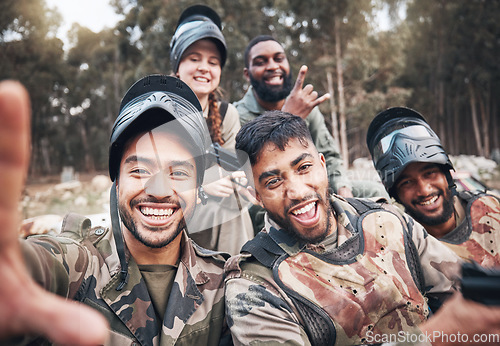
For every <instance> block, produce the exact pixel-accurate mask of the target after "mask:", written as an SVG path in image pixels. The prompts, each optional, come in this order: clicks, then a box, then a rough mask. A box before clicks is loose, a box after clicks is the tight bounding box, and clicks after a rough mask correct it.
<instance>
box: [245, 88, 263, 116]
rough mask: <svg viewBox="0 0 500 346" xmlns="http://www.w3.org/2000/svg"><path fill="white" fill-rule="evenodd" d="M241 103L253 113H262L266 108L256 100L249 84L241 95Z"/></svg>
mask: <svg viewBox="0 0 500 346" xmlns="http://www.w3.org/2000/svg"><path fill="white" fill-rule="evenodd" d="M242 103H243V104H244V105H245V107H247V109H248V110H249V111H250V112H251V113H253V114H255V115H260V114H262V113H264V112H265V111H266V110H265V109H264V108H263V107H262V106H261V105H260V104H259V103H258V102H257V98H256V97H255V95H254V92H253V87H252V86H250V87H249V88H248V90H247V92H246V94H245V95H244V96H243V99H242Z"/></svg>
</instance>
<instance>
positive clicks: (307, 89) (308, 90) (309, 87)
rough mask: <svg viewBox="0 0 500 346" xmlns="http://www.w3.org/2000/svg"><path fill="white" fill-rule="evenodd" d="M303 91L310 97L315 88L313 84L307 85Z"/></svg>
mask: <svg viewBox="0 0 500 346" xmlns="http://www.w3.org/2000/svg"><path fill="white" fill-rule="evenodd" d="M302 91H303V92H304V94H305V95H308V94H310V93H312V92H313V91H314V87H313V86H312V84H307V85H306V86H305V87H304V89H302Z"/></svg>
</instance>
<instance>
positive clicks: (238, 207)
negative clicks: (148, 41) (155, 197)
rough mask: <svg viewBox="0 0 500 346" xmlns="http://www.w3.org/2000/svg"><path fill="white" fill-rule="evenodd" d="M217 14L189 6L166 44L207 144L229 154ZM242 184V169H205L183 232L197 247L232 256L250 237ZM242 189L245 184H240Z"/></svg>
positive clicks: (232, 132)
mask: <svg viewBox="0 0 500 346" xmlns="http://www.w3.org/2000/svg"><path fill="white" fill-rule="evenodd" d="M221 28H222V27H221V20H220V17H219V16H218V14H217V13H216V12H215V11H214V10H213V9H211V8H210V7H208V6H205V5H195V6H191V7H189V8H187V9H186V10H184V12H183V13H182V14H181V16H180V18H179V21H178V24H177V28H176V31H175V34H174V36H173V38H172V41H171V43H170V63H171V67H172V72H173V73H174V74H175V76H177V77H178V78H180V79H181V80H183V81H184V82H185V83H186V84H187V85H189V87H190V88H191V89H192V90H193V91H194V93H195V94H196V96H197V97H198V99H199V101H200V104H201V106H202V109H203V115H204V117H205V119H206V121H207V126H208V129H209V131H210V136H211V139H212V142H213V143H217V144H219V145H220V146H221V147H222V148H224V149H229V150H234V146H235V137H236V134H237V133H238V131H239V129H240V127H241V125H240V119H239V115H238V112H237V110H236V108H235V107H234V106H233V105H231V104H229V103H227V102H220V100H219V96H220V92H219V83H220V78H221V72H222V68H223V67H224V64H225V62H226V57H227V48H226V41H225V39H224V36H223V34H222V31H221ZM234 180H236V181H239V182H240V183H241V182H243V183H246V177H245V174H244V173H243V172H242V171H238V172H232V173H229V172H226V171H224V170H222V169H221V168H220V167H219V166H214V167H211V168H210V169H208V171H207V178H206V180H205V182H204V189H205V192H206V193H207V195H208V197H209V199H208V202H207V204H205V205H202V204H199V205H198V208H197V213H196V215H195V216H194V217H193V218H192V220H193V222H191V224H190V225H188V230H189V232H190V235H191V237H192V239H193V240H195V242H196V243H198V244H199V245H201V246H202V247H205V248H208V249H211V250H218V251H224V252H228V253H230V254H238V253H239V251H240V248H241V246H242V245H243V244H245V243H246V242H247V241H248V240H250V239H251V238H253V227H252V222H251V219H250V215H249V213H248V206H249V202H248V201H246V200H244V199H242V198H241V195H240V192H241V191H242V190H241V189H242V188H241V187H240V186H238V185H236V184H235V183H234ZM243 185H245V184H243Z"/></svg>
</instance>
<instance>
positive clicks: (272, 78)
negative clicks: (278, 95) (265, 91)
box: [268, 76, 281, 82]
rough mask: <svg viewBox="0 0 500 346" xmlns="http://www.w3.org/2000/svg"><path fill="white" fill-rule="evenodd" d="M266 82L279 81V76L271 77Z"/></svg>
mask: <svg viewBox="0 0 500 346" xmlns="http://www.w3.org/2000/svg"><path fill="white" fill-rule="evenodd" d="M268 81H270V82H273V81H281V76H273V77H271V78H269V79H268Z"/></svg>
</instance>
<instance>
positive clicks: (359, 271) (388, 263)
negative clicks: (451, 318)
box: [225, 196, 461, 345]
mask: <svg viewBox="0 0 500 346" xmlns="http://www.w3.org/2000/svg"><path fill="white" fill-rule="evenodd" d="M331 204H332V207H333V209H334V211H335V213H336V215H337V223H338V228H337V232H338V242H337V244H335V245H334V246H330V247H328V246H326V247H325V246H323V244H318V245H315V246H310V245H309V246H307V245H303V244H300V243H299V242H298V241H296V240H294V239H292V237H290V236H289V235H288V233H286V232H284V231H283V230H280V229H279V226H278V225H276V224H275V223H274V222H272V220H269V218H267V222H266V232H267V234H268V235H269V237H270V238H272V239H273V241H275V242H276V244H277V245H278V246H279V247H280V248H282V249H283V250H284V252H285V253H286V255H283V256H281V257H280V258H279V259H278V260H277V261H276V262H275V263H274V265H273V268H272V269H268V268H266V267H265V266H263V265H262V264H260V263H259V262H258V261H257V260H256V259H255V258H254V257H252V256H251V255H250V254H249V253H242V254H241V255H239V256H234V257H232V258H231V259H229V260H228V262H227V263H226V268H225V270H226V275H227V278H226V316H227V320H228V324H229V327H230V329H231V333H232V335H233V341H234V342H235V344H237V345H251V344H264V345H267V344H269V345H275V344H286V345H310V344H312V343H311V340H309V338H308V335H307V332H306V330H307V327H306V326H305V325H304V319H303V318H302V317H301V315H300V312H299V311H298V310H297V308H296V305H295V304H294V300H292V299H290V296H289V294H287V291H289V290H292V291H293V292H295V293H297V294H299V295H300V296H301V297H302V298H304V299H306V300H307V301H308V302H309V303H310V304H311V305H312V306H315V307H319V308H321V309H323V311H325V312H326V313H327V314H328V316H329V317H330V318H331V320H332V322H333V324H334V327H335V334H336V335H335V340H332V343H333V342H335V344H336V345H354V344H360V343H363V342H366V341H367V337H368V336H373V335H375V334H385V335H389V334H397V333H398V332H400V331H404V332H409V333H413V332H416V331H417V330H418V327H417V326H418V324H419V323H421V322H422V321H424V320H425V319H426V317H427V316H428V307H427V298H428V297H441V296H443V295H444V296H446V295H449V294H451V293H452V292H453V291H454V287H455V278H456V277H457V275H458V273H459V268H460V262H461V260H460V259H459V258H458V257H457V256H456V254H454V253H453V252H452V251H450V250H449V249H448V248H447V247H446V246H444V244H442V243H441V242H439V241H438V240H437V239H435V238H434V237H432V236H430V235H428V234H427V233H426V232H425V230H424V229H423V227H422V226H421V225H420V224H418V223H414V222H413V220H412V219H411V218H410V217H409V216H408V215H406V214H399V211H398V209H397V208H396V207H392V206H390V205H386V206H384V209H377V210H373V211H370V212H368V213H365V214H363V215H362V216H361V217H360V216H359V215H358V214H357V213H356V210H355V209H354V208H353V207H352V206H351V205H349V204H348V203H347V201H345V200H344V199H342V198H340V197H338V196H334V197H332V203H331ZM401 220H404V222H405V223H406V226H407V228H408V232H409V235H410V238H409V239H411V241H412V242H413V243H414V245H415V248H416V250H417V253H418V259H417V262H418V260H419V261H420V265H421V268H420V269H421V270H422V273H423V277H424V280H425V286H424V287H425V292H424V294H422V293H421V292H420V291H419V290H418V289H417V285H416V284H415V282H414V280H413V278H412V274H411V272H410V269H409V265H410V263H409V261H410V259H409V258H408V254H407V250H406V249H407V247H406V246H405V241H404V236H403V224H402V222H401ZM415 264H416V263H412V265H415ZM417 264H418V263H417Z"/></svg>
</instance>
